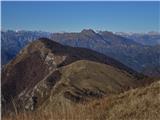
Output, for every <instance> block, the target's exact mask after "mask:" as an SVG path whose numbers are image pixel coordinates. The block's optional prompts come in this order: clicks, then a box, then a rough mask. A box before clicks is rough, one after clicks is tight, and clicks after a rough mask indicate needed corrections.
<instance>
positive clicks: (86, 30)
mask: <svg viewBox="0 0 160 120" xmlns="http://www.w3.org/2000/svg"><path fill="white" fill-rule="evenodd" d="M81 33H84V34H89V35H92V34H95V31H94V30H92V29H83V30H82V31H81Z"/></svg>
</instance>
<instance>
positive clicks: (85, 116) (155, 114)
mask: <svg viewBox="0 0 160 120" xmlns="http://www.w3.org/2000/svg"><path fill="white" fill-rule="evenodd" d="M31 119H33V120H49V119H51V120H159V119H160V81H158V82H154V83H152V84H151V85H149V86H147V87H143V88H137V89H133V90H130V91H127V92H125V93H122V94H120V95H115V96H112V97H109V98H103V99H101V100H96V101H93V102H91V103H89V104H85V105H75V106H74V107H73V106H72V107H66V105H65V102H64V104H63V106H62V109H61V111H58V110H53V111H46V112H44V111H43V110H42V111H39V112H33V113H23V114H18V115H17V116H7V117H4V118H3V120H31Z"/></svg>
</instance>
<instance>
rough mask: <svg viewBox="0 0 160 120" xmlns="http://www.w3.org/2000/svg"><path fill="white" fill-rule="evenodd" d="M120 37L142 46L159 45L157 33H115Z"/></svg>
mask: <svg viewBox="0 0 160 120" xmlns="http://www.w3.org/2000/svg"><path fill="white" fill-rule="evenodd" d="M116 34H117V35H121V36H122V37H126V38H129V39H132V40H134V41H136V42H138V43H141V44H143V45H152V46H154V45H158V44H159V45H160V33H158V32H148V33H143V34H142V33H122V32H119V33H116Z"/></svg>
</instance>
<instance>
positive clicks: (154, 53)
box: [52, 29, 160, 76]
mask: <svg viewBox="0 0 160 120" xmlns="http://www.w3.org/2000/svg"><path fill="white" fill-rule="evenodd" d="M52 39H53V40H54V41H57V42H60V43H62V44H65V45H70V46H74V47H84V48H89V49H92V50H95V51H98V52H100V53H103V54H105V55H107V56H110V57H112V58H114V59H116V60H118V61H120V62H122V63H123V64H125V65H127V66H129V67H130V68H132V69H134V70H136V71H138V72H143V71H147V72H144V73H146V74H150V75H156V76H157V75H160V72H159V70H157V67H159V66H160V47H159V46H157V47H152V46H145V45H142V44H140V43H137V42H135V41H134V40H132V39H128V38H125V37H122V36H120V35H116V34H113V33H112V32H108V31H100V32H98V33H96V32H94V31H93V30H91V29H89V30H82V31H81V32H80V33H55V34H53V35H52ZM151 67H152V70H151V71H150V70H148V69H149V68H151ZM154 68H156V69H154ZM159 68H160V67H159Z"/></svg>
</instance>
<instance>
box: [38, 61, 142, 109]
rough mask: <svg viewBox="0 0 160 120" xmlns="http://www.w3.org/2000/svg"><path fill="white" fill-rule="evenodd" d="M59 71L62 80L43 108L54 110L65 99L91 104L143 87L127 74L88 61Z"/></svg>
mask: <svg viewBox="0 0 160 120" xmlns="http://www.w3.org/2000/svg"><path fill="white" fill-rule="evenodd" d="M59 72H60V74H61V77H60V80H59V81H58V82H57V83H56V84H55V85H54V87H53V88H52V90H51V94H50V96H49V100H47V101H46V102H45V104H44V105H43V108H44V107H45V108H46V109H49V108H50V107H51V108H53V109H54V108H55V104H57V103H58V102H60V100H63V99H69V100H70V101H72V102H83V101H88V100H89V101H90V99H95V98H101V97H103V96H109V95H112V94H118V93H121V92H123V91H126V90H128V89H130V88H135V87H137V86H138V85H139V82H138V80H136V78H135V77H134V76H132V75H131V74H129V73H127V72H126V71H123V70H120V69H117V68H115V67H112V66H110V65H105V64H101V63H96V62H92V61H87V60H79V61H77V62H74V63H72V64H70V65H67V66H64V67H62V68H60V69H59ZM46 80H47V79H46ZM38 98H39V97H38ZM42 99H43V98H42ZM48 107H49V108H48Z"/></svg>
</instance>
